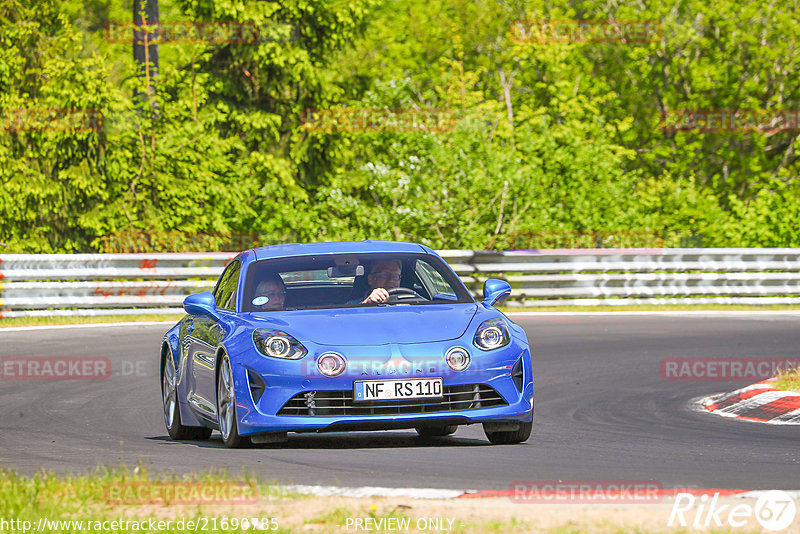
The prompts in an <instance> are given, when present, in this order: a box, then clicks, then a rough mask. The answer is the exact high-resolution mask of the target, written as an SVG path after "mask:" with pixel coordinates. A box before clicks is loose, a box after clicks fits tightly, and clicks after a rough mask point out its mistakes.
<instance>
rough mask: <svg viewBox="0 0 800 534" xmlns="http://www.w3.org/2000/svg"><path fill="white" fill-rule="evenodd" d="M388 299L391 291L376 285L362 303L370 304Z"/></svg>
mask: <svg viewBox="0 0 800 534" xmlns="http://www.w3.org/2000/svg"><path fill="white" fill-rule="evenodd" d="M387 300H389V292H388V291H386V290H385V289H383V288H382V287H376V288H375V289H373V290H372V293H370V294H369V296H368V297H367V298H365V299H364V301H363V302H362V303H361V304H369V303H371V302H376V303H380V302H386V301H387Z"/></svg>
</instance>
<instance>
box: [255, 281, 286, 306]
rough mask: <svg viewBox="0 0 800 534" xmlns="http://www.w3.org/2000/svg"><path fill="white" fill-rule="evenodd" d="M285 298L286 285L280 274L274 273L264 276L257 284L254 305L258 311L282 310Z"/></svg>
mask: <svg viewBox="0 0 800 534" xmlns="http://www.w3.org/2000/svg"><path fill="white" fill-rule="evenodd" d="M285 300H286V285H285V284H284V283H283V279H282V278H281V277H280V276H278V275H277V274H274V275H272V276H268V277H267V278H264V279H263V280H261V281H260V282H259V283H258V284H257V285H256V290H255V292H254V294H253V307H254V308H255V310H256V311H272V310H282V309H283V303H284V301H285Z"/></svg>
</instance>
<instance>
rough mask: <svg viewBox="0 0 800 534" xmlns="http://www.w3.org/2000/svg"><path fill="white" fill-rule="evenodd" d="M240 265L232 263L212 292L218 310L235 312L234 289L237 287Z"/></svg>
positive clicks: (235, 262)
mask: <svg viewBox="0 0 800 534" xmlns="http://www.w3.org/2000/svg"><path fill="white" fill-rule="evenodd" d="M240 269H241V264H240V263H239V261H238V260H237V261H234V262H233V263H231V264H230V265H228V268H227V269H225V272H224V273H222V276H221V277H220V279H219V283H218V284H217V288H216V289H215V290H214V300H215V301H216V302H217V307H218V308H223V309H226V310H231V311H235V310H236V288H237V287H238V286H239V271H240Z"/></svg>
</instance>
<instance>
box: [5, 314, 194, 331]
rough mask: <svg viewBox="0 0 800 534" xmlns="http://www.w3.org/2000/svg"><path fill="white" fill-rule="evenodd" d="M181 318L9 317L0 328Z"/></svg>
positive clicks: (112, 316) (173, 320)
mask: <svg viewBox="0 0 800 534" xmlns="http://www.w3.org/2000/svg"><path fill="white" fill-rule="evenodd" d="M180 318H181V316H180V315H177V314H166V313H154V314H147V315H103V316H92V317H9V318H4V319H0V328H8V327H12V326H49V325H64V324H100V323H127V322H152V321H172V322H178V320H179V319H180Z"/></svg>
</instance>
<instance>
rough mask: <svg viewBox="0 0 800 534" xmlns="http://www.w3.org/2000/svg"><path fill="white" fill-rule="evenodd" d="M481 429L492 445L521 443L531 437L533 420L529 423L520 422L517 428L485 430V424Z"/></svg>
mask: <svg viewBox="0 0 800 534" xmlns="http://www.w3.org/2000/svg"><path fill="white" fill-rule="evenodd" d="M483 431H484V433H485V434H486V437H487V438H488V439H489V441H490V442H491V443H492V445H510V444H512V443H522V442H523V441H527V440H528V438H530V437H531V431H533V421H531V422H530V423H520V425H519V428H518V429H517V430H503V431H500V432H487V431H486V426H485V425H484V427H483Z"/></svg>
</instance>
